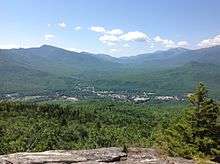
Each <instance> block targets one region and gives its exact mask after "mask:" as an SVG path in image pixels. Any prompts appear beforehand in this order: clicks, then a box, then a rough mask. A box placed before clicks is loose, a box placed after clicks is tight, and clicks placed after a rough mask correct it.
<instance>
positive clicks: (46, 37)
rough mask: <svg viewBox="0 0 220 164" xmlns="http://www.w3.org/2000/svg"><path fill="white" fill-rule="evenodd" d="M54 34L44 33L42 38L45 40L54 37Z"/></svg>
mask: <svg viewBox="0 0 220 164" xmlns="http://www.w3.org/2000/svg"><path fill="white" fill-rule="evenodd" d="M54 37H55V36H54V35H53V34H45V35H44V40H45V41H50V40H52V39H53V38H54Z"/></svg>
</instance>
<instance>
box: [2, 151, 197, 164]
mask: <svg viewBox="0 0 220 164" xmlns="http://www.w3.org/2000/svg"><path fill="white" fill-rule="evenodd" d="M74 163H80V164H100V163H115V164H116V163H119V164H140V163H143V164H194V163H195V162H194V161H192V160H186V159H183V158H171V157H164V156H162V155H161V154H160V153H159V152H158V151H156V150H155V149H143V148H131V149H129V150H128V153H124V152H122V150H121V149H120V148H116V147H111V148H100V149H92V150H51V151H45V152H31V153H26V152H24V153H15V154H9V155H2V156H0V164H74Z"/></svg>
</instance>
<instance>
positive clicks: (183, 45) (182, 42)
mask: <svg viewBox="0 0 220 164" xmlns="http://www.w3.org/2000/svg"><path fill="white" fill-rule="evenodd" d="M188 45H189V43H188V42H187V41H179V42H177V46H178V47H187V46H188Z"/></svg>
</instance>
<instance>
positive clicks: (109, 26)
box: [0, 0, 220, 57]
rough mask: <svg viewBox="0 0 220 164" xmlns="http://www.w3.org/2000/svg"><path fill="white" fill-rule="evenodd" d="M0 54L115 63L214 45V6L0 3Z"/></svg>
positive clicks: (217, 14) (170, 0)
mask: <svg viewBox="0 0 220 164" xmlns="http://www.w3.org/2000/svg"><path fill="white" fill-rule="evenodd" d="M0 27H1V28H0V48H1V49H9V48H20V47H23V48H28V47H39V46H41V45H43V44H48V45H53V46H58V47H61V48H64V49H68V50H71V51H77V52H81V51H86V52H91V53H104V54H109V55H112V56H115V57H121V56H131V55H137V54H142V53H148V52H153V51H157V50H166V49H170V48H176V47H183V48H189V49H198V48H204V47H210V46H215V45H219V44H220V0H59V1H58V0H1V1H0Z"/></svg>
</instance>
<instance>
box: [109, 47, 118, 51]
mask: <svg viewBox="0 0 220 164" xmlns="http://www.w3.org/2000/svg"><path fill="white" fill-rule="evenodd" d="M110 51H111V52H116V51H118V50H117V49H114V48H112V49H110Z"/></svg>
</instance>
